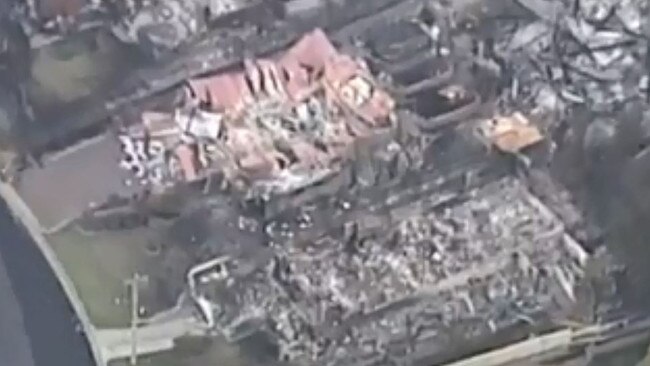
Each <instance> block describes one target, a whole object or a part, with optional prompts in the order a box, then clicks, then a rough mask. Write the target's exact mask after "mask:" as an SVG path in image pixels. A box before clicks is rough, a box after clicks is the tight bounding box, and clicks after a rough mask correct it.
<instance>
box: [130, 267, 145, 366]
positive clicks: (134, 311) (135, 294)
mask: <svg viewBox="0 0 650 366" xmlns="http://www.w3.org/2000/svg"><path fill="white" fill-rule="evenodd" d="M146 281H147V277H146V276H142V275H140V274H139V273H134V274H133V277H132V278H129V279H128V280H125V281H124V284H125V286H127V287H129V289H130V290H131V365H132V366H134V365H136V363H137V358H138V345H137V332H138V323H139V315H138V310H139V307H140V299H139V295H140V292H139V286H140V283H144V282H146Z"/></svg>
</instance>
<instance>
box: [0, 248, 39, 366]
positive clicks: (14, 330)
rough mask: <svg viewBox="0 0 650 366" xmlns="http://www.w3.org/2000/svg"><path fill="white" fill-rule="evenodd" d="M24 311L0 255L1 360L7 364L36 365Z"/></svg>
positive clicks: (19, 365)
mask: <svg viewBox="0 0 650 366" xmlns="http://www.w3.org/2000/svg"><path fill="white" fill-rule="evenodd" d="M25 332H26V330H25V324H24V322H23V313H22V311H21V309H20V304H19V303H18V299H17V298H16V294H15V293H14V291H13V288H12V286H11V282H10V280H9V275H8V274H7V270H6V268H5V265H4V261H3V260H2V258H1V257H0V360H2V362H6V364H7V365H14V366H34V360H33V358H32V350H31V347H30V344H29V338H28V336H27V334H26V333H25Z"/></svg>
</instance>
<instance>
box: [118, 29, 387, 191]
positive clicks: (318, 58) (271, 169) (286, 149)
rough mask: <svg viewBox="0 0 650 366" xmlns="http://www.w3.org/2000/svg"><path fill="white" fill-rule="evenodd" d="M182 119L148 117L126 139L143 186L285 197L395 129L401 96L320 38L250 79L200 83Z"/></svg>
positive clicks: (251, 68) (268, 62) (179, 114)
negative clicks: (361, 144) (264, 189)
mask: <svg viewBox="0 0 650 366" xmlns="http://www.w3.org/2000/svg"><path fill="white" fill-rule="evenodd" d="M185 90H186V95H185V98H184V100H183V102H182V103H181V105H180V106H178V107H177V108H176V109H175V111H174V112H173V113H159V112H145V113H143V116H142V118H143V120H142V123H137V124H135V125H133V126H131V127H130V128H128V129H127V130H126V131H124V133H123V135H122V136H121V137H120V138H121V141H122V145H123V147H122V149H123V151H124V152H125V158H124V160H123V161H122V163H121V165H122V166H123V167H124V168H126V169H130V170H132V171H133V172H134V173H135V174H136V175H137V176H138V178H140V179H141V180H143V182H147V183H153V184H154V185H161V184H165V183H170V184H173V183H174V182H178V181H194V180H197V179H199V178H201V177H206V176H208V175H209V174H211V173H214V172H215V171H220V172H222V173H223V174H224V175H225V177H226V178H227V179H228V180H229V181H240V182H247V183H252V182H257V183H256V184H257V185H264V186H268V187H269V188H270V189H271V190H279V191H285V190H288V189H292V188H296V187H299V186H302V185H305V184H307V183H309V182H312V181H314V180H317V179H322V178H323V177H324V176H325V175H327V174H328V173H329V172H330V171H332V170H333V169H334V167H335V166H336V165H337V164H340V163H341V162H342V161H343V160H344V159H345V153H346V151H347V150H349V149H350V147H351V145H352V143H353V142H354V141H355V140H358V139H364V138H370V137H372V136H373V135H374V134H376V133H377V131H381V130H386V129H387V128H388V127H390V126H391V119H392V114H393V109H394V102H393V100H392V98H391V97H390V96H389V95H388V94H387V93H386V92H384V91H383V90H382V89H381V88H380V87H379V86H378V85H377V83H376V82H375V81H374V80H373V77H372V75H371V74H370V72H369V70H368V68H367V66H366V65H365V63H364V62H363V60H360V59H357V58H353V57H351V56H348V55H345V54H341V53H339V52H338V51H337V50H336V49H335V48H334V46H333V45H332V44H331V43H330V41H329V40H328V38H327V36H326V35H325V34H324V33H323V32H322V31H320V30H315V31H313V32H312V33H309V34H307V35H305V36H304V37H303V38H302V39H301V40H299V41H298V42H297V43H296V44H295V45H294V46H293V47H291V48H290V49H288V50H287V51H286V52H284V53H282V54H281V55H278V56H277V57H275V58H269V59H257V60H246V61H245V62H244V70H243V71H241V72H230V73H220V74H217V75H214V76H206V77H201V78H196V79H190V80H189V81H188V82H187V86H186V87H185Z"/></svg>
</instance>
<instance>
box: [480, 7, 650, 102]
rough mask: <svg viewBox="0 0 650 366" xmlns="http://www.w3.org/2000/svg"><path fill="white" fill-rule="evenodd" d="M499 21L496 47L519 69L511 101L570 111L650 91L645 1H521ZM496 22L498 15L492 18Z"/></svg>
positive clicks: (510, 90)
mask: <svg viewBox="0 0 650 366" xmlns="http://www.w3.org/2000/svg"><path fill="white" fill-rule="evenodd" d="M515 3H516V4H518V5H519V6H520V7H521V8H523V10H524V12H525V13H526V14H525V16H519V17H518V18H516V19H515V20H512V19H511V20H506V21H503V23H499V22H495V24H496V27H493V29H494V30H495V34H493V35H490V38H492V40H493V44H494V52H495V53H496V55H498V57H500V58H501V59H502V60H505V61H506V62H507V64H508V67H509V68H511V71H512V78H511V81H512V84H511V85H510V88H508V93H509V95H508V96H507V100H509V101H511V102H515V101H516V102H517V103H524V104H527V105H528V106H529V107H536V108H543V109H546V110H552V111H560V112H565V111H568V110H570V109H571V107H575V106H582V105H584V106H589V107H590V108H591V109H594V110H596V111H611V110H613V109H615V108H616V107H617V106H620V105H621V104H623V103H624V102H627V101H630V100H633V99H635V98H637V99H638V98H639V97H644V98H645V96H646V93H647V92H648V76H647V70H646V68H647V67H646V59H647V50H646V48H647V47H646V44H647V41H646V37H647V35H644V34H646V32H645V31H644V20H643V19H644V15H643V14H645V12H646V11H647V3H646V2H644V1H636V0H624V1H591V0H588V1H553V0H517V1H515ZM491 21H492V20H491Z"/></svg>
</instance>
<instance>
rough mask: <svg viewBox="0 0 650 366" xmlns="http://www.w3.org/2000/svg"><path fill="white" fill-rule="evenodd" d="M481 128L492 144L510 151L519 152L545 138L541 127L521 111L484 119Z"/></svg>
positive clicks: (481, 131) (504, 150)
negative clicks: (540, 129) (531, 121)
mask: <svg viewBox="0 0 650 366" xmlns="http://www.w3.org/2000/svg"><path fill="white" fill-rule="evenodd" d="M479 129H480V133H481V134H482V135H483V137H484V138H487V139H488V140H489V143H490V144H491V145H494V146H495V147H496V148H497V149H499V150H501V151H503V152H508V153H518V152H520V151H521V150H523V149H524V148H526V147H529V146H532V145H535V144H537V143H539V142H540V141H542V140H543V139H544V136H542V134H541V132H540V131H539V129H538V128H537V127H536V126H535V125H533V124H532V123H530V121H529V120H528V119H527V118H526V117H525V116H524V115H523V114H522V113H521V112H516V113H513V114H512V115H511V116H507V117H506V116H497V117H494V118H492V119H489V120H486V121H483V122H481V125H480V126H479Z"/></svg>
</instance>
